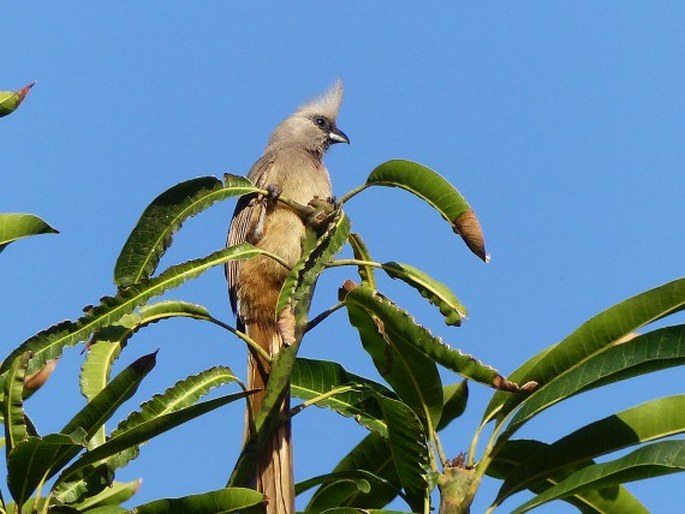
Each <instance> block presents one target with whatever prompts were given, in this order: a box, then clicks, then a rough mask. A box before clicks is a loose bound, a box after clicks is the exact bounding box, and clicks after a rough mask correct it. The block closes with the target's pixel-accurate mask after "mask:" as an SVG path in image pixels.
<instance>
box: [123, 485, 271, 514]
mask: <svg viewBox="0 0 685 514" xmlns="http://www.w3.org/2000/svg"><path fill="white" fill-rule="evenodd" d="M231 512H237V513H240V514H257V513H263V512H266V506H265V502H264V496H263V495H262V494H261V493H258V492H257V491H253V490H252V489H244V488H240V487H233V488H226V489H219V490H217V491H211V492H208V493H203V494H194V495H191V496H184V497H182V498H165V499H162V500H155V501H152V502H150V503H145V504H143V505H140V506H138V507H135V508H134V509H133V510H132V511H131V513H132V514H180V513H188V514H190V513H192V514H228V513H231Z"/></svg>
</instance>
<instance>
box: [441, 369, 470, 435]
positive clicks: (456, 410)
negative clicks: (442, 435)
mask: <svg viewBox="0 0 685 514" xmlns="http://www.w3.org/2000/svg"><path fill="white" fill-rule="evenodd" d="M442 395H443V398H444V403H443V406H442V416H440V423H438V426H437V427H436V430H438V431H439V430H442V429H443V428H445V427H446V426H447V425H448V424H449V423H450V422H452V421H453V420H455V419H456V418H458V417H459V416H461V415H462V414H463V413H464V411H465V410H466V402H467V401H468V398H469V388H468V382H467V381H466V380H462V381H461V382H459V383H457V384H450V385H447V386H445V387H443V388H442Z"/></svg>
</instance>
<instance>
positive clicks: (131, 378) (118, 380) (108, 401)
mask: <svg viewBox="0 0 685 514" xmlns="http://www.w3.org/2000/svg"><path fill="white" fill-rule="evenodd" d="M156 357H157V354H156V353H151V354H148V355H144V356H143V357H140V358H139V359H137V360H136V361H135V362H133V363H132V364H131V365H130V366H128V367H127V368H126V369H124V370H123V371H122V372H121V373H119V374H118V375H117V376H116V377H115V378H114V380H112V382H111V383H110V384H108V385H107V387H105V388H104V389H103V390H102V391H101V392H100V393H99V394H98V395H97V396H96V397H95V398H93V399H92V400H91V401H90V402H88V403H87V404H86V405H85V406H84V407H83V408H82V409H81V410H80V411H79V412H78V413H77V414H76V415H75V416H74V417H73V418H72V419H71V420H70V421H69V422H68V423H67V424H66V425H65V426H64V428H62V430H61V431H60V432H61V433H62V434H67V435H69V434H74V433H79V432H83V433H84V434H85V441H87V440H88V439H90V438H91V437H92V436H93V434H95V432H96V431H97V429H98V428H99V427H100V426H101V425H102V424H103V423H105V421H107V420H108V419H109V418H110V417H111V416H112V415H113V414H114V413H115V412H116V410H117V409H118V408H119V407H120V406H121V405H122V404H123V403H124V402H125V401H126V400H128V399H129V398H131V397H132V396H133V394H134V393H135V392H136V390H137V389H138V386H139V385H140V383H141V382H142V380H143V379H144V378H145V377H146V376H147V374H148V373H149V372H150V371H151V370H152V369H153V368H154V366H155V363H156ZM85 441H84V442H85ZM80 450H81V449H80V448H76V447H73V446H71V447H65V448H64V451H61V452H59V453H57V454H56V455H55V457H54V459H52V460H47V459H45V460H43V461H42V465H43V466H44V469H45V473H46V476H48V477H52V476H54V475H55V473H57V472H58V471H59V470H60V469H62V467H64V466H65V465H66V464H67V463H68V462H69V461H70V460H71V459H73V458H74V457H76V455H77V454H78V453H79V451H80Z"/></svg>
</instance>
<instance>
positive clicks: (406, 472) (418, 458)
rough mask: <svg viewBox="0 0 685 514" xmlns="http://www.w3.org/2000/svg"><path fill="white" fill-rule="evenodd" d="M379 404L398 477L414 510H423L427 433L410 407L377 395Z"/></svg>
mask: <svg viewBox="0 0 685 514" xmlns="http://www.w3.org/2000/svg"><path fill="white" fill-rule="evenodd" d="M378 401H379V403H380V405H381V409H382V410H383V415H384V416H385V420H386V422H387V424H388V440H389V442H390V451H391V452H392V456H393V460H394V462H395V467H396V468H397V475H398V476H399V479H400V482H401V483H402V486H403V487H404V489H405V491H406V492H407V495H408V496H409V499H410V506H411V508H412V509H414V510H415V511H422V510H423V506H424V501H423V500H424V499H425V498H426V497H427V496H428V494H429V490H428V470H429V465H430V464H429V454H428V444H427V442H426V430H425V428H424V426H423V424H422V423H421V421H420V420H419V418H418V417H417V416H416V414H414V411H413V410H412V409H411V408H409V406H407V405H405V404H404V403H402V402H400V401H398V400H392V399H390V398H386V397H384V396H379V397H378Z"/></svg>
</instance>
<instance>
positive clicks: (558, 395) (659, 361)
mask: <svg viewBox="0 0 685 514" xmlns="http://www.w3.org/2000/svg"><path fill="white" fill-rule="evenodd" d="M683 363H685V325H677V326H674V327H666V328H662V329H659V330H655V331H653V332H648V333H647V334H643V335H641V336H638V337H635V338H633V339H630V340H628V341H626V342H624V343H621V344H618V345H616V346H611V347H608V348H603V349H601V350H599V351H598V352H596V353H595V354H594V355H592V356H591V357H589V358H588V359H586V360H585V361H581V362H579V363H578V364H576V365H574V366H572V367H569V368H568V369H567V370H566V371H565V372H563V373H561V374H560V375H559V376H558V377H556V378H554V379H552V380H551V381H549V382H548V383H547V384H546V385H545V386H544V387H542V388H538V389H537V390H536V391H533V393H532V394H531V395H530V396H529V397H528V398H527V399H526V400H525V401H524V402H523V404H522V405H521V407H520V409H519V410H518V411H517V412H516V413H515V415H514V417H513V418H512V419H511V422H510V423H509V426H508V427H507V430H506V432H505V433H504V434H503V437H504V438H507V437H508V436H509V435H511V434H512V433H513V432H515V431H516V430H517V429H518V428H520V427H521V425H523V424H524V423H525V422H527V421H528V420H530V419H531V418H532V417H533V416H535V415H537V414H539V413H540V412H542V411H543V410H545V409H546V408H548V407H550V406H552V405H554V404H555V403H558V402H560V401H562V400H565V399H566V398H569V397H571V396H574V395H576V394H578V393H581V392H585V391H588V390H590V389H594V388H597V387H600V386H602V385H606V384H609V383H612V382H616V381H619V380H625V379H627V378H631V377H634V376H638V375H642V374H644V373H648V372H650V371H658V370H661V369H665V368H668V367H672V366H677V365H682V364H683Z"/></svg>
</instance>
